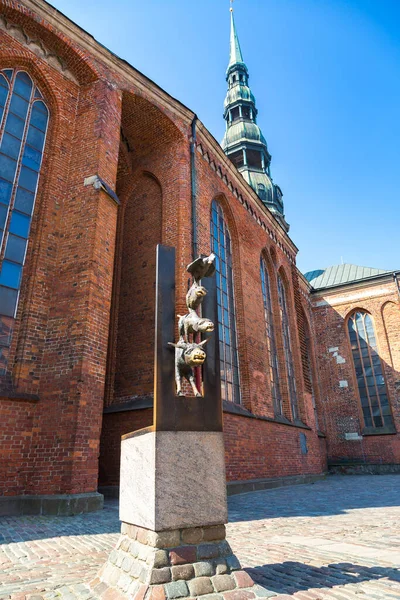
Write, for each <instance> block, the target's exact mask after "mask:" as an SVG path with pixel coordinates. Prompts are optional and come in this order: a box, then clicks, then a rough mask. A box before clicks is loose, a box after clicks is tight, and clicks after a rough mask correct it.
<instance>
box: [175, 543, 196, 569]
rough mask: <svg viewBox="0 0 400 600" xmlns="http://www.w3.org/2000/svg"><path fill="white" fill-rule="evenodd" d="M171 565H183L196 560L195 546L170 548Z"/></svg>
mask: <svg viewBox="0 0 400 600" xmlns="http://www.w3.org/2000/svg"><path fill="white" fill-rule="evenodd" d="M169 560H170V562H171V565H184V564H185V563H193V562H195V560H196V546H179V547H178V548H172V549H171V550H170V552H169Z"/></svg>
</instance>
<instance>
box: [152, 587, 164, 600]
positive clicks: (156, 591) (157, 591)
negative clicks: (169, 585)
mask: <svg viewBox="0 0 400 600" xmlns="http://www.w3.org/2000/svg"><path fill="white" fill-rule="evenodd" d="M165 598H166V596H165V591H164V586H163V585H155V586H154V587H152V588H151V590H150V596H149V600H165Z"/></svg>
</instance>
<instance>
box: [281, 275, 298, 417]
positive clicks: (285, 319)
mask: <svg viewBox="0 0 400 600" xmlns="http://www.w3.org/2000/svg"><path fill="white" fill-rule="evenodd" d="M278 298H279V307H280V313H281V324H282V336H283V348H284V351H285V362H286V374H287V379H288V389H289V398H290V405H291V408H292V416H293V419H298V417H299V414H298V406H297V391H296V379H295V375H294V364H293V355H292V344H291V339H290V327H289V313H288V308H287V301H286V290H285V286H284V283H283V281H282V278H281V277H280V275H278Z"/></svg>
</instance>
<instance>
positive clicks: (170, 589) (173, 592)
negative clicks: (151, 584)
mask: <svg viewBox="0 0 400 600" xmlns="http://www.w3.org/2000/svg"><path fill="white" fill-rule="evenodd" d="M164 589H165V593H166V594H167V598H182V597H184V596H189V590H188V586H187V585H186V581H171V583H167V584H166V585H165V586H164Z"/></svg>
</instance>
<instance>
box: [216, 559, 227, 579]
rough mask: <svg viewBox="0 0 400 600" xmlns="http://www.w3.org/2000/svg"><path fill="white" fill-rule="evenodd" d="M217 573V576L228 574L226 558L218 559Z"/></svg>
mask: <svg viewBox="0 0 400 600" xmlns="http://www.w3.org/2000/svg"><path fill="white" fill-rule="evenodd" d="M214 566H215V572H216V574H217V575H225V574H226V573H228V571H229V569H228V565H227V564H226V560H225V559H224V558H218V559H217V560H216V561H215V563H214Z"/></svg>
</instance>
